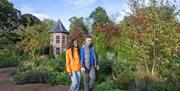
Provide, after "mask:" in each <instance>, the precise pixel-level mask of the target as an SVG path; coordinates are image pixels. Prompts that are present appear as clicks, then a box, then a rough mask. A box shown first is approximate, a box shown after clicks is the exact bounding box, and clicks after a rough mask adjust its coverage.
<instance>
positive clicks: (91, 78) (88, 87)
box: [83, 66, 96, 91]
mask: <svg viewBox="0 0 180 91" xmlns="http://www.w3.org/2000/svg"><path fill="white" fill-rule="evenodd" d="M83 78H84V91H92V89H93V85H94V83H95V79H96V73H95V68H94V66H91V67H90V69H89V70H87V69H86V71H85V72H83Z"/></svg>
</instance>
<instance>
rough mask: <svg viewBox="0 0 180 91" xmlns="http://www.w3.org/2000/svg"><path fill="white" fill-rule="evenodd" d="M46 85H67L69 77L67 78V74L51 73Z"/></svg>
mask: <svg viewBox="0 0 180 91" xmlns="http://www.w3.org/2000/svg"><path fill="white" fill-rule="evenodd" d="M48 83H49V84H52V85H58V84H61V85H69V84H70V77H69V76H68V74H65V73H63V72H52V73H51V74H50V78H49V80H48Z"/></svg>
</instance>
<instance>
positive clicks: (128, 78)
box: [115, 70, 135, 90]
mask: <svg viewBox="0 0 180 91" xmlns="http://www.w3.org/2000/svg"><path fill="white" fill-rule="evenodd" d="M134 80H135V74H134V72H133V71H131V70H126V71H123V72H121V73H120V74H119V75H117V78H116V79H115V83H116V85H117V87H118V88H120V89H123V90H127V89H128V88H129V86H130V85H131V84H132V82H133V81H134Z"/></svg>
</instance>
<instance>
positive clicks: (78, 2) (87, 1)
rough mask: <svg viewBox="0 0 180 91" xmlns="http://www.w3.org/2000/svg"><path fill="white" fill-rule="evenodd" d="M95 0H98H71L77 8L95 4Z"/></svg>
mask: <svg viewBox="0 0 180 91" xmlns="http://www.w3.org/2000/svg"><path fill="white" fill-rule="evenodd" d="M95 1H96V0H71V3H72V4H73V5H75V6H76V7H77V8H82V7H85V6H88V5H91V4H93V3H94V2H95Z"/></svg>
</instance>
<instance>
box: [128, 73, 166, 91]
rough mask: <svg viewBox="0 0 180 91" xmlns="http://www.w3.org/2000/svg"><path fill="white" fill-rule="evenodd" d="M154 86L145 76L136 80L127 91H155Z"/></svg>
mask: <svg viewBox="0 0 180 91" xmlns="http://www.w3.org/2000/svg"><path fill="white" fill-rule="evenodd" d="M154 86H155V84H154V80H153V79H152V77H150V76H145V77H143V78H141V79H136V80H135V81H134V82H133V84H131V86H129V91H155V89H154ZM161 91H163V90H161Z"/></svg>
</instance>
